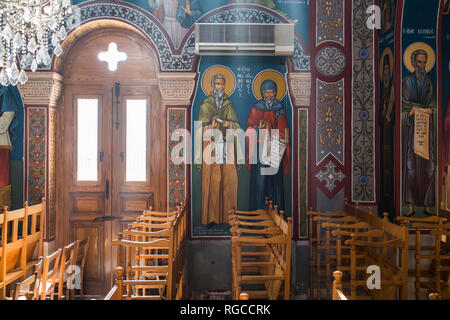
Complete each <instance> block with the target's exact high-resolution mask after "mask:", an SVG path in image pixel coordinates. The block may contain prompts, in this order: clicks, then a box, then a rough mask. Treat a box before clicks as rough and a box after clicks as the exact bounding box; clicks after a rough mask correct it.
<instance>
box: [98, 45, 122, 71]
mask: <svg viewBox="0 0 450 320" xmlns="http://www.w3.org/2000/svg"><path fill="white" fill-rule="evenodd" d="M127 58H128V56H127V54H126V53H125V52H120V51H118V50H117V44H116V43H114V42H111V43H110V44H109V46H108V51H105V52H100V53H99V54H98V59H99V60H100V61H104V62H107V63H108V69H109V71H116V70H117V66H118V64H119V62H122V61H125V60H127Z"/></svg>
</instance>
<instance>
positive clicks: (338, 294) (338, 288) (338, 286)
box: [333, 271, 348, 300]
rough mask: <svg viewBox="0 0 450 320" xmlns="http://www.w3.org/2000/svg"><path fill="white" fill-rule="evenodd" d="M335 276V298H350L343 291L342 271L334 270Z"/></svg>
mask: <svg viewBox="0 0 450 320" xmlns="http://www.w3.org/2000/svg"><path fill="white" fill-rule="evenodd" d="M333 277H334V281H333V300H348V299H347V297H346V296H345V294H344V293H343V292H342V272H341V271H334V272H333Z"/></svg>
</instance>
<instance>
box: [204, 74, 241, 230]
mask: <svg viewBox="0 0 450 320" xmlns="http://www.w3.org/2000/svg"><path fill="white" fill-rule="evenodd" d="M226 81H228V79H227V80H226V78H225V77H224V76H223V75H221V74H215V75H214V76H213V77H212V79H211V85H212V92H211V93H210V95H209V96H208V97H207V98H206V99H205V100H203V102H202V103H201V105H200V110H199V114H198V119H197V120H198V121H201V130H202V135H201V136H202V140H203V142H202V149H203V151H202V154H203V157H202V156H201V154H199V153H200V151H199V150H200V148H196V159H199V158H201V159H202V164H201V172H202V209H201V223H202V224H203V225H207V226H208V228H211V227H213V226H214V225H215V224H225V223H228V212H229V211H230V210H232V209H236V208H237V192H238V176H237V169H236V164H235V163H236V162H235V161H233V162H232V163H230V162H227V156H228V155H230V153H233V155H234V153H235V152H236V148H235V146H234V145H232V144H226V143H225V142H224V140H225V139H226V134H227V132H226V131H227V129H234V130H236V129H239V128H240V123H239V120H238V117H237V114H236V111H235V109H234V106H233V103H232V102H231V100H230V99H229V98H228V96H227V94H226V90H225V86H226V83H225V82H226ZM211 129H216V130H219V131H220V132H221V134H222V139H221V141H216V139H217V137H216V136H214V132H213V130H211ZM234 159H235V158H234Z"/></svg>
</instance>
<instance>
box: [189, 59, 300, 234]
mask: <svg viewBox="0 0 450 320" xmlns="http://www.w3.org/2000/svg"><path fill="white" fill-rule="evenodd" d="M277 60H278V59H274V58H273V57H202V59H201V63H200V66H199V73H200V79H201V80H200V84H199V86H198V87H197V92H196V96H195V100H194V104H193V113H192V121H193V124H192V127H193V128H194V130H193V132H195V133H196V134H195V135H194V137H193V146H194V150H195V151H194V154H193V161H194V164H195V165H194V166H193V169H192V185H193V186H198V187H199V188H200V186H201V192H199V191H200V190H197V191H196V192H192V236H193V237H205V236H206V237H208V236H209V237H221V236H229V232H228V230H229V226H228V225H227V222H228V219H227V213H228V211H229V210H230V209H233V208H237V209H240V210H256V209H263V208H264V201H265V197H266V196H267V197H269V198H270V199H271V200H272V201H273V203H274V205H278V207H279V208H280V210H285V211H286V215H287V216H292V200H291V194H292V170H291V159H292V152H291V148H290V141H289V140H290V136H291V133H292V107H291V103H290V100H289V98H288V97H287V86H286V80H285V74H286V66H285V64H282V63H280V62H281V60H279V61H277ZM196 122H197V124H196ZM212 129H217V130H218V131H216V133H215V134H214V133H213V130H212ZM229 129H233V130H234V132H237V131H238V130H239V129H241V131H240V132H241V134H242V136H241V137H244V136H245V138H244V139H241V140H239V138H238V137H236V136H233V135H232V134H230V131H229ZM272 129H278V132H279V139H276V138H274V137H273V132H274V131H272ZM217 132H218V133H219V135H218V133H217ZM231 132H232V133H233V131H231ZM271 135H272V136H271ZM202 136H203V141H202ZM252 138H253V139H252ZM230 141H231V142H230ZM255 141H258V143H254V142H255ZM274 141H276V143H275V142H274ZM281 145H283V146H284V147H285V149H284V150H285V151H284V153H282V156H281V157H280V159H279V169H278V170H275V172H271V173H272V174H265V173H264V172H265V171H264V170H265V169H270V166H269V165H268V159H269V158H270V157H271V156H273V155H274V154H275V153H274V152H273V150H281V149H277V148H278V147H281Z"/></svg>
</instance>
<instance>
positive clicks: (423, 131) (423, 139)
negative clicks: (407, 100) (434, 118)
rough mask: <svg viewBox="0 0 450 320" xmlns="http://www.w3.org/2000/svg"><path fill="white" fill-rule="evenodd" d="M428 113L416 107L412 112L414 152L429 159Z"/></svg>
mask: <svg viewBox="0 0 450 320" xmlns="http://www.w3.org/2000/svg"><path fill="white" fill-rule="evenodd" d="M429 133H430V115H429V114H428V113H427V111H426V110H425V109H422V108H419V107H416V111H415V113H414V153H415V154H417V155H418V156H421V157H422V158H425V159H427V160H430V152H429V150H430V148H429V145H428V144H429Z"/></svg>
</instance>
